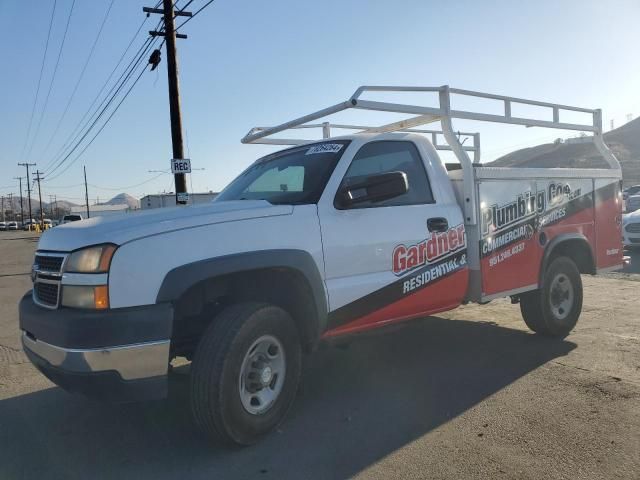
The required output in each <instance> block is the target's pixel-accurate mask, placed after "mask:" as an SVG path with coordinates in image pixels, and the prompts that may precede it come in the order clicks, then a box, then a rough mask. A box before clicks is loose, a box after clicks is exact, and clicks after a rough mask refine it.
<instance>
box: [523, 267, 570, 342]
mask: <svg viewBox="0 0 640 480" xmlns="http://www.w3.org/2000/svg"><path fill="white" fill-rule="evenodd" d="M520 311H521V312H522V318H524V321H525V323H526V324H527V326H528V327H529V328H530V329H531V330H533V331H534V332H536V333H539V334H541V335H545V336H549V337H566V336H567V335H568V334H569V332H571V330H573V327H575V325H576V323H577V322H578V318H579V317H580V312H581V311H582V279H581V278H580V272H579V271H578V268H577V267H576V264H575V263H574V262H573V260H571V259H570V258H568V257H557V258H555V259H553V260H552V261H551V263H550V264H549V266H548V267H547V270H546V271H545V273H544V278H543V281H542V288H540V289H538V290H534V291H531V292H527V293H525V294H523V295H521V296H520Z"/></svg>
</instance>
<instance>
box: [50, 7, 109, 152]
mask: <svg viewBox="0 0 640 480" xmlns="http://www.w3.org/2000/svg"><path fill="white" fill-rule="evenodd" d="M114 1H115V0H111V3H109V7H108V8H107V11H106V13H105V14H104V17H103V19H102V23H101V24H100V28H99V29H98V33H97V34H96V38H95V40H94V41H93V44H92V45H91V48H90V50H89V55H88V56H87V59H86V60H85V62H84V66H83V67H82V70H81V71H80V76H79V77H78V80H77V81H76V84H75V86H74V87H73V91H72V92H71V96H70V97H69V100H68V101H67V105H66V106H65V107H64V111H63V112H62V116H61V117H60V120H58V122H57V124H56V128H55V130H54V131H53V133H52V134H51V137H50V138H49V141H48V142H47V145H46V146H45V147H44V152H43V155H44V153H46V151H47V150H48V149H49V146H50V145H51V142H52V141H53V139H54V138H55V136H56V134H57V133H58V130H60V126H61V125H62V122H63V120H64V119H65V117H66V115H67V112H68V111H69V107H70V106H71V102H72V101H73V99H74V97H75V95H76V92H77V91H78V87H79V86H80V82H82V78H83V77H84V74H85V72H86V71H87V67H88V66H89V62H90V61H91V58H92V57H93V52H94V51H95V49H96V45H97V44H98V40H100V36H101V34H102V30H103V29H104V25H105V23H107V18H108V17H109V13H110V12H111V7H113V2H114Z"/></svg>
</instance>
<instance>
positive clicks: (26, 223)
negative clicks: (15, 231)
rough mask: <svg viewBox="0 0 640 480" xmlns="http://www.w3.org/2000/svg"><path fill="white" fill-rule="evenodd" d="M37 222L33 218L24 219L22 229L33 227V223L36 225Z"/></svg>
mask: <svg viewBox="0 0 640 480" xmlns="http://www.w3.org/2000/svg"><path fill="white" fill-rule="evenodd" d="M37 223H38V222H36V221H35V220H34V219H33V218H32V219H30V220H25V221H24V222H22V229H23V230H24V231H27V230H30V229H31V228H33V226H34V225H36V224H37Z"/></svg>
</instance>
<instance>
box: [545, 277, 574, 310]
mask: <svg viewBox="0 0 640 480" xmlns="http://www.w3.org/2000/svg"><path fill="white" fill-rule="evenodd" d="M573 296H574V292H573V285H571V281H570V280H569V277H567V276H566V275H565V274H564V273H559V274H558V275H556V276H555V277H554V278H553V280H552V281H551V289H550V291H549V302H550V304H551V311H552V312H553V314H554V315H555V316H556V318H558V319H559V320H564V319H565V318H567V316H568V315H569V312H571V307H572V306H573Z"/></svg>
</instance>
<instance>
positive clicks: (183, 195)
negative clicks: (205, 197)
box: [178, 192, 189, 203]
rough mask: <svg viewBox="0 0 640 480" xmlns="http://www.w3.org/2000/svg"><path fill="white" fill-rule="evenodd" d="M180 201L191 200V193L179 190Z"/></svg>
mask: <svg viewBox="0 0 640 480" xmlns="http://www.w3.org/2000/svg"><path fill="white" fill-rule="evenodd" d="M178 201H179V202H184V203H187V202H188V201H189V194H188V193H187V192H178Z"/></svg>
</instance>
